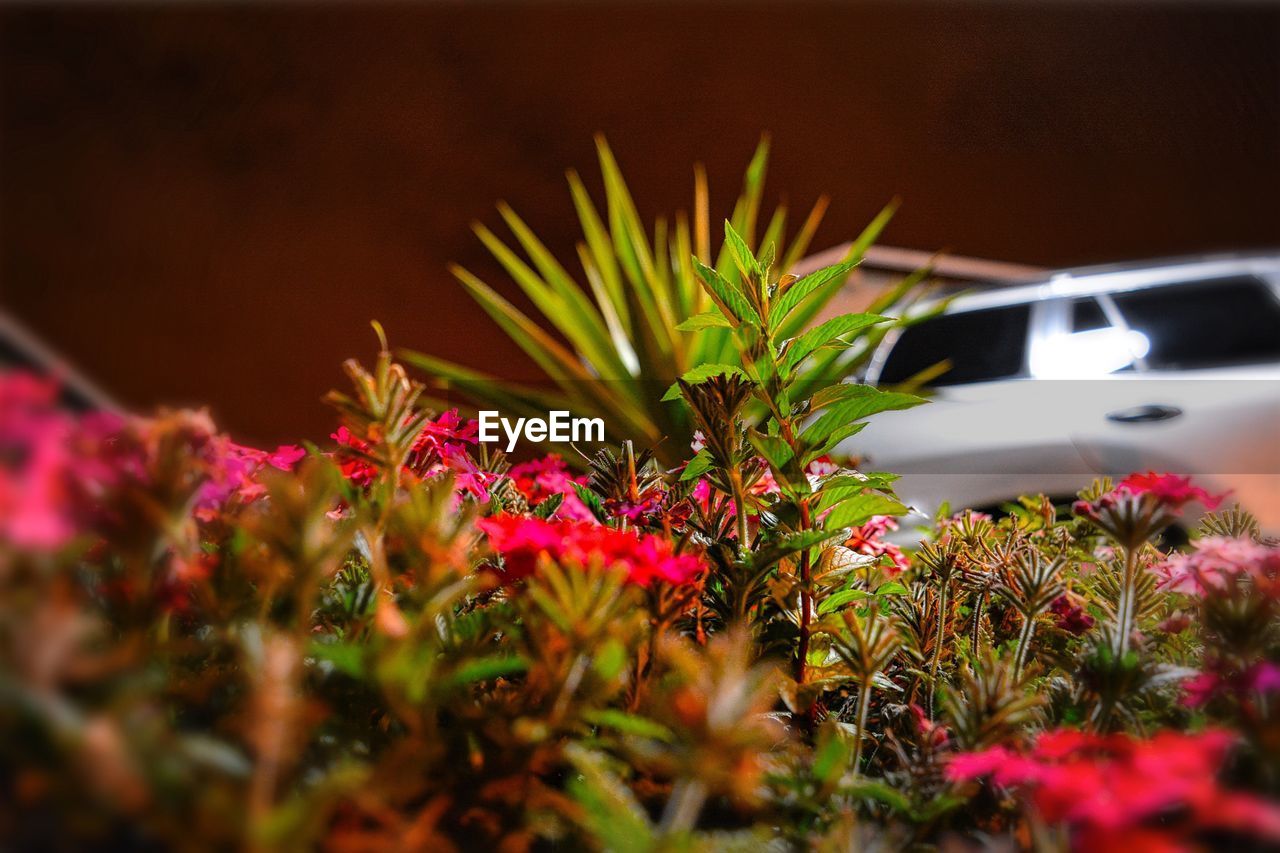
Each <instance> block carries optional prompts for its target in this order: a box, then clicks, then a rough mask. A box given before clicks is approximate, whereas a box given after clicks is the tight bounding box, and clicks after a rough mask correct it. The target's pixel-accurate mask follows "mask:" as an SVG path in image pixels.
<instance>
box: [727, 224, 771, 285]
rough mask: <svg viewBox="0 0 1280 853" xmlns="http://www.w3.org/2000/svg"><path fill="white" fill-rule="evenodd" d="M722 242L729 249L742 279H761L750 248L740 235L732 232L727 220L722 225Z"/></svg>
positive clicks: (756, 262)
mask: <svg viewBox="0 0 1280 853" xmlns="http://www.w3.org/2000/svg"><path fill="white" fill-rule="evenodd" d="M724 242H725V245H726V246H728V247H729V252H730V253H731V254H732V255H733V259H734V262H735V263H736V264H737V265H738V269H739V270H741V271H742V275H743V276H744V277H752V276H754V277H756V278H762V277H763V273H762V272H761V270H760V264H759V262H758V261H756V256H755V254H754V253H752V251H751V247H750V246H748V245H747V241H746V240H743V239H742V235H740V234H739V233H738V232H737V231H734V230H733V224H732V223H731V222H729V220H727V219H726V220H725V223H724Z"/></svg>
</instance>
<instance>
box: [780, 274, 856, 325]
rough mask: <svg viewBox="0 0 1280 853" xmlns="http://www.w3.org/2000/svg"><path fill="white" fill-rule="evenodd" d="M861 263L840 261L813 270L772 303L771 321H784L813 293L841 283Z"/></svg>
mask: <svg viewBox="0 0 1280 853" xmlns="http://www.w3.org/2000/svg"><path fill="white" fill-rule="evenodd" d="M861 261H862V259H861V258H854V259H853V260H848V261H842V262H841V263H838V264H833V265H832V266H829V267H823V268H822V269H820V270H814V271H813V272H811V273H809V274H808V275H807V276H805V277H804V278H802V279H800V280H799V281H797V282H794V283H793V284H792V285H791V286H790V287H789V288H787V292H786V293H784V294H782V296H781V297H780V298H779V299H778V301H777V302H775V303H774V306H773V319H774V322H775V324H778V323H781V322H782V321H783V320H785V319H786V318H787V315H788V314H790V313H791V312H792V311H794V310H795V309H796V307H797V306H799V305H800V303H801V302H803V301H804V300H805V299H807V298H808V297H809V296H810V295H811V294H812V293H814V291H816V290H818V289H819V288H821V287H823V286H824V285H828V284H831V283H832V282H840V283H843V282H844V280H845V279H846V278H848V276H849V272H850V271H851V270H852V269H853V268H854V267H856V266H857V265H858V264H859V263H861Z"/></svg>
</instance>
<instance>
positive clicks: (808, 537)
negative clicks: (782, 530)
mask: <svg viewBox="0 0 1280 853" xmlns="http://www.w3.org/2000/svg"><path fill="white" fill-rule="evenodd" d="M848 535H849V531H848V530H840V529H836V528H834V527H832V526H831V525H827V529H825V530H805V531H802V532H800V533H791V534H788V535H787V536H783V537H782V538H781V539H774V540H773V541H771V542H768V543H766V544H765V545H763V546H761V548H760V550H758V551H757V552H756V553H755V554H754V555H753V556H752V558H751V565H752V567H753V568H756V569H762V568H764V567H766V566H771V565H773V564H774V563H776V562H778V561H779V560H782V559H785V558H787V557H790V556H791V555H792V554H796V553H798V552H800V551H805V550H808V549H809V548H813V547H814V546H816V545H821V544H823V543H824V542H829V541H831V540H832V539H838V538H840V537H842V536H848Z"/></svg>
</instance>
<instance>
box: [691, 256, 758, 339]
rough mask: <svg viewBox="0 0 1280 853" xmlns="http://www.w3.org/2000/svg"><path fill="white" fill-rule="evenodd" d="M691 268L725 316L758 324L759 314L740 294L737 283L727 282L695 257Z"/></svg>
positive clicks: (742, 321)
mask: <svg viewBox="0 0 1280 853" xmlns="http://www.w3.org/2000/svg"><path fill="white" fill-rule="evenodd" d="M693 269H694V271H695V272H697V274H698V279H699V280H700V281H701V282H702V284H703V286H704V287H705V288H706V291H707V293H708V295H710V297H711V299H712V301H713V302H715V303H716V305H717V306H718V307H719V308H720V310H721V311H723V312H724V313H725V315H726V316H728V317H732V318H733V319H735V320H737V321H738V322H740V323H749V324H751V325H753V326H759V325H760V315H759V314H757V313H756V310H755V309H754V308H752V307H751V303H749V302H747V298H746V297H745V296H743V295H742V291H740V290H739V289H738V287H737V285H735V284H731V283H730V282H728V281H727V280H726V279H725V278H724V276H722V275H720V273H718V272H716V271H715V270H714V269H712V268H711V267H709V266H707V265H706V264H704V263H702V261H700V260H698V259H697V258H694V259H693Z"/></svg>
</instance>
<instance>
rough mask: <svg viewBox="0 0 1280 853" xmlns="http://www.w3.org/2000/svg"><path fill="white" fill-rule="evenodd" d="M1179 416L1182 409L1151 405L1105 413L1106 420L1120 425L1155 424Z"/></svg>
mask: <svg viewBox="0 0 1280 853" xmlns="http://www.w3.org/2000/svg"><path fill="white" fill-rule="evenodd" d="M1181 414H1182V409H1179V408H1178V407H1177V406H1162V405H1157V404H1152V405H1148V406H1134V407H1133V408H1131V409H1117V410H1116V411H1114V412H1107V420H1109V421H1115V422H1116V423H1121V424H1150V423H1155V422H1156V421H1167V420H1172V419H1173V418H1176V417H1178V416H1179V415H1181Z"/></svg>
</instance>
